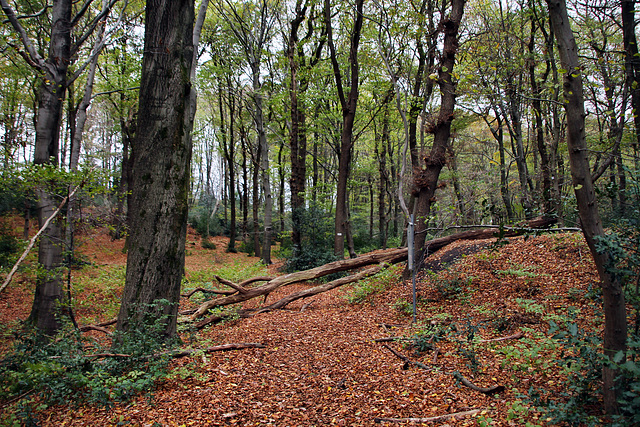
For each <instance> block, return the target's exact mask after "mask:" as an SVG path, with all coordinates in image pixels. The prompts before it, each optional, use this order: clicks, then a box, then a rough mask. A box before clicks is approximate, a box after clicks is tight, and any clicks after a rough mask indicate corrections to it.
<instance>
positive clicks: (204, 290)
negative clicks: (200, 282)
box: [180, 287, 236, 298]
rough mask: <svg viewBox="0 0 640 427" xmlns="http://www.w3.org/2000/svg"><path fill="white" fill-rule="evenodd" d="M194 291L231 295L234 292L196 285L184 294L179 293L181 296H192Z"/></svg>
mask: <svg viewBox="0 0 640 427" xmlns="http://www.w3.org/2000/svg"><path fill="white" fill-rule="evenodd" d="M196 292H202V293H203V294H219V295H233V294H235V293H236V291H235V290H233V291H223V290H219V289H207V288H203V287H197V288H195V289H194V290H192V291H191V292H188V293H186V294H182V295H180V296H181V297H183V298H191V297H192V296H193V294H195V293H196Z"/></svg>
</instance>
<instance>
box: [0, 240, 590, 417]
mask: <svg viewBox="0 0 640 427" xmlns="http://www.w3.org/2000/svg"><path fill="white" fill-rule="evenodd" d="M81 240H82V241H83V242H84V243H83V245H82V246H81V251H82V253H83V255H84V258H85V260H86V261H87V262H88V263H89V265H87V266H85V267H83V268H82V269H79V270H74V272H73V275H74V282H78V283H80V285H76V287H75V295H76V316H77V318H78V323H79V324H92V323H96V322H99V321H104V320H108V319H109V318H110V317H112V316H114V315H115V313H116V310H117V304H118V297H119V294H120V292H121V286H122V283H123V280H124V269H125V267H124V266H125V263H126V256H125V255H124V254H123V253H122V245H123V243H122V242H111V240H110V239H109V238H108V236H107V234H106V232H104V231H100V232H94V231H92V232H85V236H84V238H83V239H81ZM212 242H213V243H215V245H216V249H210V250H206V249H203V248H202V247H201V244H200V240H199V238H198V237H197V236H196V235H195V234H193V233H190V234H189V236H188V243H187V245H188V246H187V261H186V264H187V267H186V269H187V274H186V276H187V282H186V283H187V286H188V285H189V283H191V282H193V283H194V285H193V286H195V283H199V282H201V281H203V280H211V279H210V278H209V277H208V276H207V274H208V275H209V276H210V275H211V274H213V273H214V272H215V274H218V275H220V276H222V277H224V276H225V273H227V274H229V275H231V274H237V273H238V272H244V273H246V277H249V276H252V275H258V272H259V271H260V266H259V265H258V259H257V258H253V257H249V256H247V255H246V254H241V253H239V254H228V253H225V248H226V240H225V239H224V238H222V237H217V238H213V239H212ZM494 243H495V239H491V240H488V241H474V242H465V241H460V242H456V243H454V244H452V245H450V246H449V247H446V248H444V249H443V250H441V251H440V252H438V253H436V254H434V255H432V257H431V258H430V259H429V262H430V263H431V264H430V265H431V267H432V269H433V270H436V271H438V272H437V273H433V272H428V271H427V272H424V273H421V274H419V276H418V277H417V279H416V283H417V290H418V312H417V320H418V321H417V323H416V324H412V322H411V300H412V294H411V282H402V281H401V279H400V277H401V272H402V270H401V268H402V266H395V267H392V268H391V270H390V273H389V272H388V273H383V274H384V275H383V276H382V278H378V279H375V280H367V281H365V282H363V283H360V284H353V285H348V286H345V287H341V288H338V289H334V290H332V291H329V292H325V293H323V294H319V295H316V296H314V297H312V298H310V299H311V300H313V302H312V303H311V304H309V302H310V301H309V300H301V301H296V302H294V303H292V304H290V305H289V306H288V308H287V309H285V310H276V311H273V312H267V313H262V314H258V315H256V316H254V317H252V318H246V319H237V320H233V321H230V322H226V323H223V324H218V325H215V326H212V327H208V328H205V329H203V330H201V331H199V332H197V333H196V334H193V333H192V334H189V336H186V334H185V336H183V339H184V341H185V343H192V345H193V347H195V348H205V347H208V346H211V345H218V344H225V343H242V342H251V343H261V344H263V345H264V348H250V349H244V350H237V351H228V352H216V353H212V354H207V355H199V356H196V357H190V358H188V357H187V358H182V359H176V360H174V361H173V362H172V372H173V374H172V376H171V378H170V379H168V380H166V381H164V382H163V383H162V384H159V385H158V388H157V390H156V391H155V392H154V393H153V394H152V395H149V396H140V397H138V398H135V399H134V400H133V401H132V402H130V403H127V404H116V405H115V406H113V407H111V408H96V407H86V406H81V407H72V406H68V407H55V408H49V409H47V410H45V411H44V412H42V413H40V414H39V418H40V421H41V425H43V426H61V425H65V426H81V425H94V426H115V425H136V426H137V425H139V426H200V425H203V426H204V425H241V426H249V425H274V426H294V425H300V426H328V425H338V426H370V425H373V424H374V421H375V419H376V418H385V417H390V418H427V417H436V416H441V415H446V414H452V413H458V412H467V411H471V410H478V412H476V413H473V414H470V415H468V416H463V417H461V418H460V419H458V420H456V419H452V418H449V419H446V420H444V421H442V422H441V424H442V423H444V425H446V424H448V425H525V424H526V423H527V422H531V423H532V425H544V424H545V420H544V419H542V418H543V416H542V414H541V413H539V412H536V411H535V410H533V409H531V408H529V407H528V404H527V401H526V400H523V399H522V395H523V394H526V393H528V392H529V390H530V389H536V390H539V391H540V392H541V393H543V394H544V393H549V394H552V395H553V394H556V395H557V394H558V393H559V392H560V391H562V381H563V380H564V376H563V374H562V373H561V371H560V370H559V369H558V368H557V366H556V365H555V364H554V360H555V359H557V358H559V355H558V351H559V350H558V349H557V348H556V347H555V346H554V345H553V342H552V340H551V339H550V334H549V333H548V330H549V321H550V320H553V321H555V322H556V323H559V324H562V322H563V321H564V320H567V319H570V320H573V321H575V322H577V323H578V325H579V326H581V327H584V328H587V329H592V330H593V329H597V328H599V327H600V317H599V314H596V313H599V311H598V309H597V305H598V303H597V302H595V299H594V298H592V296H593V293H594V289H595V288H597V280H598V279H597V274H596V271H595V268H594V265H593V263H592V261H591V257H590V255H589V251H588V249H587V247H586V244H585V243H584V241H583V239H582V237H581V235H579V234H545V235H540V236H532V237H529V238H524V237H520V238H512V239H509V241H508V242H504V244H502V245H498V246H496V245H494ZM465 253H466V254H467V255H465ZM455 255H458V256H455ZM439 259H441V260H443V262H442V264H440V265H439V266H437V267H436V264H437V263H436V261H437V260H439ZM277 267H278V264H276V265H274V266H272V267H270V269H269V270H270V274H272V275H276V274H281V273H278V272H277V271H276V269H277ZM262 271H264V270H262ZM205 276H207V277H205ZM246 277H244V278H246ZM230 279H233V280H238V278H230ZM31 283H32V277H29V275H28V274H26V273H23V274H22V275H21V276H19V277H18V278H17V279H16V280H14V282H13V283H12V284H11V285H10V286H9V287H8V288H7V289H6V290H5V292H3V294H1V295H0V324H1V325H4V326H3V329H2V334H1V336H0V341H1V342H0V345H1V347H0V351H2V352H5V351H6V350H7V349H8V348H9V345H10V342H11V339H12V335H11V334H10V333H9V332H8V331H9V330H10V328H11V327H13V326H15V325H16V324H17V320H18V319H25V318H26V316H27V315H28V313H29V310H30V303H31V299H32V290H31V289H32V285H31ZM308 286H309V284H296V285H290V286H286V287H283V288H281V289H278V290H277V291H276V292H274V293H273V294H272V295H270V296H269V297H268V301H270V302H273V301H276V300H277V299H279V298H281V297H283V296H285V295H287V294H289V293H291V292H294V291H296V290H301V289H304V288H306V287H308ZM191 299H192V300H194V299H195V301H187V300H186V299H184V298H183V301H182V302H181V308H185V307H189V306H196V305H197V297H192V298H191ZM355 300H358V301H361V302H359V303H354V302H353V301H355ZM261 302H262V300H260V301H249V302H247V303H245V304H246V305H247V306H251V307H255V306H256V305H257V304H259V303H261ZM90 334H92V335H95V336H96V338H99V339H102V338H103V337H102V336H101V334H100V333H99V332H95V331H92V332H90ZM391 337H397V338H398V339H396V340H391V341H383V342H377V341H376V340H381V339H385V338H386V339H389V338H391ZM505 337H514V338H513V339H505V340H495V339H498V338H505ZM518 338H519V339H518ZM412 343H413V345H410V344H412ZM420 349H422V350H423V351H420V352H419V351H418V350H420ZM392 350H394V351H395V352H396V353H398V354H399V355H401V356H405V357H406V358H408V363H404V361H403V360H401V359H400V357H399V356H398V354H394V353H393V352H392ZM414 362H419V363H420V364H422V367H420V366H418V364H416V363H414ZM425 368H426V369H425ZM460 375H461V376H462V377H464V378H465V379H467V380H469V381H470V382H472V383H473V384H475V385H477V386H479V387H493V386H504V391H502V392H500V393H496V394H492V395H488V394H483V393H480V392H478V391H475V390H472V389H471V388H469V387H466V386H464V385H462V384H461V383H460V381H459V378H460ZM3 410H10V407H5V408H4V409H3ZM405 424H407V423H405Z"/></svg>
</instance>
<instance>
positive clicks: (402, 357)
mask: <svg viewBox="0 0 640 427" xmlns="http://www.w3.org/2000/svg"><path fill="white" fill-rule="evenodd" d="M382 345H383V346H384V347H386V348H387V349H389V351H390V352H391V353H393V354H394V355H395V356H396V357H397V358H398V359H400V360H402V361H403V362H404V366H403V367H402V369H407V368H408V366H409V365H416V366H417V367H418V368H422V369H426V370H427V371H430V370H431V368H430V367H428V366H427V365H425V364H424V363H420V362H414V361H413V360H411V359H409V358H408V357H407V356H405V355H404V354H401V353H398V352H397V351H395V350H394V349H392V348H391V347H389V346H388V345H386V344H382Z"/></svg>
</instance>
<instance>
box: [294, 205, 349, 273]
mask: <svg viewBox="0 0 640 427" xmlns="http://www.w3.org/2000/svg"><path fill="white" fill-rule="evenodd" d="M292 217H293V220H294V222H297V223H298V224H299V227H300V234H301V245H300V247H299V248H295V247H294V248H292V249H291V252H290V255H289V256H288V257H287V263H286V265H285V270H286V271H287V272H293V271H299V270H307V269H309V268H314V267H318V266H320V265H323V264H326V263H329V262H331V261H335V260H336V259H337V258H336V256H335V255H334V254H333V240H332V237H333V223H332V220H331V216H330V215H328V214H327V213H326V212H325V211H324V210H323V209H322V208H320V207H319V206H316V205H314V206H311V207H310V208H309V209H307V210H297V211H296V212H294V214H293V215H292ZM283 254H284V251H283Z"/></svg>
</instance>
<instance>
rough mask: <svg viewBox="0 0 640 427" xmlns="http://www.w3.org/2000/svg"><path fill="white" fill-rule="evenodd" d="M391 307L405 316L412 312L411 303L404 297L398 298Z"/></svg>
mask: <svg viewBox="0 0 640 427" xmlns="http://www.w3.org/2000/svg"><path fill="white" fill-rule="evenodd" d="M393 308H394V309H395V310H398V311H399V312H400V313H402V314H404V315H406V316H411V315H412V314H413V303H412V302H411V301H408V300H406V299H402V298H398V299H397V300H396V302H394V303H393Z"/></svg>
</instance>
